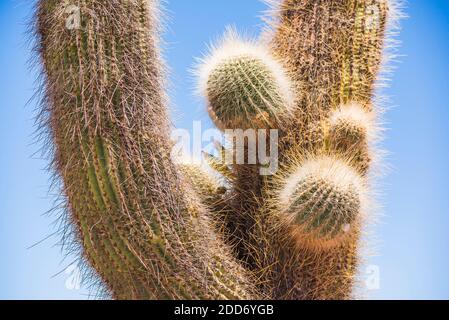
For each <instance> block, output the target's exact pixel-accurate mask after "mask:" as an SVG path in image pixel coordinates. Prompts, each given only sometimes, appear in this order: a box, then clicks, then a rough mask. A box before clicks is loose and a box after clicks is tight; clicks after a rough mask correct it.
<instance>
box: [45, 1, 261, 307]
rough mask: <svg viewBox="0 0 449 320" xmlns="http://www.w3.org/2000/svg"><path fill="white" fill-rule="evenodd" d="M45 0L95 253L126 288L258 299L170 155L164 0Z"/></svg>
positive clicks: (51, 106) (67, 139) (83, 214)
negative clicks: (71, 21)
mask: <svg viewBox="0 0 449 320" xmlns="http://www.w3.org/2000/svg"><path fill="white" fill-rule="evenodd" d="M76 5H77V8H78V9H79V12H80V17H81V19H80V25H79V26H75V28H67V26H66V22H67V15H66V9H67V6H66V1H62V0H41V1H40V2H39V5H38V12H37V18H38V21H37V23H38V25H37V28H38V36H39V38H40V48H39V49H40V54H41V59H42V62H43V65H44V72H45V81H46V93H47V100H46V102H47V105H46V112H47V114H48V122H49V126H50V129H51V136H52V139H53V142H54V144H55V146H56V148H55V161H54V166H55V168H56V170H57V172H58V173H59V174H60V176H61V177H62V179H63V181H64V192H65V195H66V197H67V201H68V206H69V210H70V214H71V219H72V220H73V222H74V224H75V225H76V227H77V233H78V237H79V240H80V242H81V243H82V245H83V247H84V256H85V258H86V259H87V260H88V261H89V262H90V264H91V265H92V266H93V267H94V268H95V270H97V272H98V274H99V276H100V277H101V278H102V279H103V281H104V283H105V284H106V285H107V287H108V288H109V289H110V292H111V294H112V296H113V297H114V298H119V299H217V298H223V299H230V298H231V299H236V298H254V297H255V295H253V294H252V290H251V286H250V285H249V279H248V278H247V273H246V272H245V271H244V270H243V269H242V268H241V267H240V266H239V265H238V264H237V263H236V262H235V260H234V258H233V257H232V256H231V254H230V250H229V249H228V248H227V247H226V246H225V245H224V244H223V242H222V240H221V238H220V237H218V236H216V235H215V233H214V228H213V226H212V223H211V221H210V220H209V217H208V213H207V212H206V210H205V209H204V208H203V207H202V206H201V205H199V203H198V200H197V199H196V197H195V195H194V194H193V192H192V191H190V187H189V185H188V184H187V183H186V182H184V181H183V180H182V179H181V177H180V175H179V173H178V170H177V168H176V167H175V165H174V164H173V163H172V161H171V159H170V147H169V146H170V145H171V142H170V140H169V122H168V120H167V111H166V106H165V105H166V102H165V97H164V93H163V90H162V83H163V70H162V67H161V61H160V58H159V52H158V50H157V42H158V30H157V29H158V26H157V23H158V21H157V19H156V14H157V7H156V6H157V1H154V0H150V1H146V0H132V1H129V0H115V1H100V0H80V1H76Z"/></svg>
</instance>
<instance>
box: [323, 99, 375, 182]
mask: <svg viewBox="0 0 449 320" xmlns="http://www.w3.org/2000/svg"><path fill="white" fill-rule="evenodd" d="M374 123H375V121H374V115H373V113H372V112H370V111H367V110H365V109H364V108H363V107H362V106H360V105H359V104H356V103H352V104H348V105H343V106H341V107H340V108H338V109H336V110H334V111H333V112H332V113H331V115H330V117H329V121H328V142H329V146H330V149H331V151H334V152H337V153H338V154H340V155H343V156H345V157H346V158H349V159H351V163H352V164H353V165H355V166H356V167H357V168H358V169H359V170H360V171H361V172H362V173H366V172H367V170H368V168H369V166H370V164H371V160H372V155H371V153H370V148H369V145H370V143H372V142H373V141H374V140H375V138H376V137H375V134H376V132H377V131H378V130H376V128H375V125H374Z"/></svg>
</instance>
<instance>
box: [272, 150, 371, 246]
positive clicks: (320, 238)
mask: <svg viewBox="0 0 449 320" xmlns="http://www.w3.org/2000/svg"><path fill="white" fill-rule="evenodd" d="M280 203H281V206H282V212H283V214H284V215H285V216H286V217H287V219H288V222H289V223H290V224H291V225H292V230H293V231H294V233H295V234H296V235H297V236H298V237H300V238H301V240H303V242H306V243H309V244H311V245H314V246H319V247H329V246H333V245H336V244H339V243H341V242H342V241H344V240H345V239H348V238H350V235H351V234H352V230H356V228H355V226H356V225H358V224H359V223H360V222H359V219H360V214H361V213H362V212H363V211H364V206H365V200H364V183H363V181H362V178H361V177H360V175H359V174H358V173H357V172H356V171H354V169H352V168H351V167H350V166H349V165H347V164H346V163H345V162H343V161H342V160H338V159H336V158H331V157H321V158H317V159H312V160H308V161H306V162H304V163H303V164H302V165H301V166H300V167H299V168H298V169H297V170H296V172H294V173H292V174H291V175H290V176H289V177H287V179H286V182H285V185H284V187H283V189H282V191H281V196H280Z"/></svg>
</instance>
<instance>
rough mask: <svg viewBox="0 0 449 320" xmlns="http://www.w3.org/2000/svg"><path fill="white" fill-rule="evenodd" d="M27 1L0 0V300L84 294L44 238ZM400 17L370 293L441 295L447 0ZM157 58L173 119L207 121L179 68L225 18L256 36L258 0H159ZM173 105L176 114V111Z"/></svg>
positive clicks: (448, 241)
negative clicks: (375, 286)
mask: <svg viewBox="0 0 449 320" xmlns="http://www.w3.org/2000/svg"><path fill="white" fill-rule="evenodd" d="M32 2H34V1H25V0H0V298H4V299H5V298H6V299H15V298H25V299H29V298H31V299H35V298H43V299H49V298H56V299H62V298H68V299H84V298H86V297H87V295H86V294H87V292H88V290H87V289H86V288H84V287H81V288H80V289H79V290H76V289H75V290H70V289H68V288H67V285H66V281H67V280H68V279H69V278H70V275H68V274H66V273H65V272H62V273H60V272H61V271H64V270H65V268H66V267H67V266H68V265H70V263H71V259H72V258H71V257H69V258H67V259H65V260H63V254H62V253H61V250H60V248H59V247H58V246H55V243H56V242H57V241H58V239H57V237H54V236H53V237H49V238H48V239H47V240H45V241H43V242H42V243H40V244H38V245H36V246H34V247H33V248H31V249H27V248H28V247H30V246H31V245H33V244H35V243H37V242H39V241H40V240H42V239H45V238H46V237H48V236H50V235H51V234H52V233H53V232H54V231H55V227H54V226H53V225H52V221H53V219H52V218H51V217H48V216H45V215H44V213H45V212H46V211H47V210H49V209H50V208H51V207H52V200H53V198H52V197H51V195H49V194H48V187H49V174H48V173H47V172H46V171H45V170H43V168H44V167H45V165H46V161H45V160H43V159H40V158H39V157H36V156H33V154H34V153H35V152H36V151H37V150H39V145H36V144H35V143H34V142H33V139H32V137H33V131H34V128H33V117H34V111H33V110H34V108H35V102H32V103H30V104H28V105H27V101H28V100H29V99H30V97H31V96H32V94H33V92H34V79H35V74H34V73H33V72H30V71H29V69H28V67H27V59H29V58H30V52H29V48H27V46H26V41H25V40H26V38H27V35H26V20H27V19H28V18H29V17H30V12H31V7H32ZM407 7H408V8H407V10H406V13H407V15H408V16H409V18H408V19H407V20H404V21H403V22H402V26H403V31H402V33H401V36H400V37H399V39H400V40H401V41H402V46H401V48H400V53H401V54H402V55H403V56H402V57H401V58H400V61H401V62H400V63H398V64H396V65H397V70H396V72H395V74H394V76H393V77H392V82H391V86H390V88H388V89H387V90H385V91H386V93H387V94H388V95H389V96H390V97H391V102H392V103H391V105H390V107H391V109H390V110H389V111H388V113H387V114H386V120H387V126H388V128H389V131H388V132H387V136H386V140H385V142H384V145H385V148H386V149H387V150H389V151H390V152H391V154H390V156H389V157H388V163H389V165H390V167H391V170H390V174H389V175H388V176H387V177H386V178H385V179H383V184H382V189H383V190H384V195H383V196H382V204H383V206H384V209H383V212H384V217H383V218H382V222H381V223H380V224H379V225H378V226H377V227H376V235H377V238H379V239H381V242H380V243H379V244H378V245H377V253H378V255H377V256H376V257H373V258H370V259H369V261H368V263H370V264H375V265H378V266H379V268H380V272H381V273H380V275H381V283H380V285H381V287H380V289H379V290H375V291H372V292H370V297H372V298H387V299H390V298H392V299H400V298H405V299H412V298H417V299H428V298H433V299H442V298H446V299H448V298H449V232H448V228H449V214H448V213H449V197H448V190H449V170H448V162H449V149H448V141H449V129H448V122H449V108H448V107H449V105H448V101H449V81H448V73H449V59H448V57H449V1H447V0H432V1H424V0H413V1H409V3H408V6H407ZM166 8H167V11H168V30H167V32H166V34H165V35H164V38H165V40H166V42H167V45H166V51H165V56H166V59H167V61H168V63H169V65H170V67H171V83H172V86H171V89H170V94H171V96H172V102H173V105H176V106H177V112H176V113H174V114H176V116H175V119H176V121H175V122H176V125H177V126H179V127H184V128H190V126H191V123H192V121H193V120H194V119H201V120H206V119H207V117H206V116H205V113H202V112H200V110H202V105H201V102H200V101H199V99H198V98H195V96H194V95H193V94H192V93H191V92H192V89H193V87H194V81H193V79H192V76H191V75H190V73H189V69H190V68H191V67H192V65H193V61H194V59H193V58H194V57H197V56H200V55H201V53H202V52H204V50H205V44H206V43H209V41H210V40H211V39H213V38H216V37H217V36H219V35H221V34H222V31H223V29H224V27H225V26H226V25H229V24H233V25H236V26H237V27H238V29H239V30H246V31H248V33H250V34H254V35H257V34H258V32H259V28H260V27H261V26H262V25H263V24H262V22H261V20H260V13H261V11H262V10H263V9H265V5H264V4H262V3H261V2H259V1H258V0H244V1H242V0H226V1H225V0H214V1H211V0H194V1H186V0H171V1H168V3H167V4H166ZM180 114H182V116H181V115H180Z"/></svg>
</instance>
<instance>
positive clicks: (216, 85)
mask: <svg viewBox="0 0 449 320" xmlns="http://www.w3.org/2000/svg"><path fill="white" fill-rule="evenodd" d="M199 73H200V90H201V92H202V94H204V95H205V97H206V98H207V103H208V111H209V114H210V116H211V118H212V120H213V121H214V122H215V124H216V125H217V127H218V128H220V129H222V130H225V129H250V128H252V129H258V128H273V127H276V124H277V122H278V120H279V118H280V117H282V116H283V115H286V114H288V112H289V110H291V108H292V107H293V102H294V97H293V93H292V90H291V88H292V85H291V83H290V80H289V79H288V77H287V75H286V72H285V71H284V69H283V67H282V66H281V64H280V63H279V62H278V61H276V60H275V59H274V57H272V56H271V55H270V54H269V53H268V50H267V49H266V48H264V47H263V46H261V45H257V44H255V43H253V42H251V41H243V40H241V39H239V38H238V36H236V34H235V33H234V32H233V31H230V32H228V34H227V36H226V37H225V39H224V41H223V42H222V43H221V44H220V45H219V46H218V47H217V48H214V49H213V50H212V53H211V54H210V56H209V57H207V58H205V59H204V60H203V61H202V64H201V66H200V70H199Z"/></svg>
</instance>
